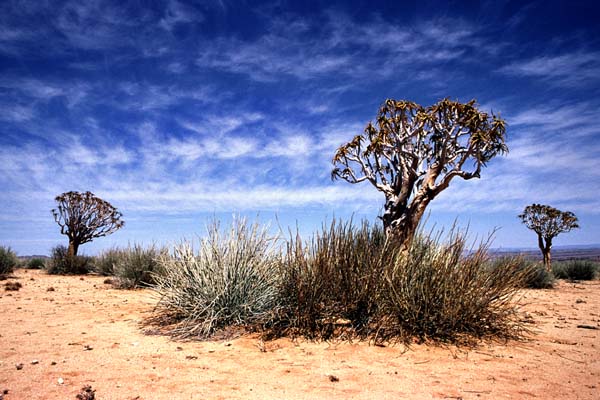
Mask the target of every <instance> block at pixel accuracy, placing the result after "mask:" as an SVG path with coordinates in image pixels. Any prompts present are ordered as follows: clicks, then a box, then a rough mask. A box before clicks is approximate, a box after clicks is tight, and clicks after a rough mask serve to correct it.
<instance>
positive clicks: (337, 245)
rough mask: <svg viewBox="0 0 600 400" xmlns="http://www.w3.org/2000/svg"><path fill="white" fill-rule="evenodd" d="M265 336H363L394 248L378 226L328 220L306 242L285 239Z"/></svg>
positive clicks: (377, 300) (376, 311) (376, 302)
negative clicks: (274, 311)
mask: <svg viewBox="0 0 600 400" xmlns="http://www.w3.org/2000/svg"><path fill="white" fill-rule="evenodd" d="M286 250H287V251H286V252H285V258H284V262H283V264H282V266H281V270H280V274H281V276H282V280H281V287H280V293H279V294H280V303H281V307H280V309H279V310H278V316H277V320H276V322H275V323H273V325H272V326H271V334H273V335H275V336H280V335H292V336H295V335H302V336H305V337H309V338H314V339H325V340H327V339H331V338H342V337H347V338H351V337H352V336H359V337H366V336H368V335H369V333H370V329H371V325H372V323H373V318H374V317H375V316H376V315H377V313H378V306H379V302H380V300H381V295H382V292H381V285H382V283H383V280H382V277H383V276H384V273H385V270H386V268H387V267H388V265H390V264H391V263H392V262H393V259H394V254H395V251H394V249H393V247H391V246H389V244H388V243H387V242H386V239H385V234H384V232H383V230H382V229H381V228H379V227H378V226H371V225H369V224H368V223H367V222H363V223H362V224H361V225H360V226H359V227H356V226H354V225H353V224H352V222H346V223H344V222H341V221H336V220H334V221H332V223H331V225H330V226H329V227H326V226H323V227H322V229H321V231H320V232H319V233H317V234H316V235H314V236H313V237H312V239H310V240H309V241H306V242H305V241H303V240H302V238H300V236H299V235H296V236H295V237H294V236H292V237H291V238H290V239H289V240H288V241H287V249H286Z"/></svg>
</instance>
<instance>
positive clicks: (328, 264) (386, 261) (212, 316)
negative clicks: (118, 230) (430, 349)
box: [147, 221, 534, 343]
mask: <svg viewBox="0 0 600 400" xmlns="http://www.w3.org/2000/svg"><path fill="white" fill-rule="evenodd" d="M276 243H277V241H276V240H275V239H274V238H271V237H270V236H269V235H268V234H267V230H266V229H265V228H259V227H258V226H257V225H256V224H253V225H248V224H247V223H246V222H245V221H236V222H234V224H233V225H232V227H231V228H230V229H229V230H227V231H221V229H220V228H219V225H218V223H216V222H215V223H214V224H212V225H211V226H210V228H209V232H208V236H207V237H206V238H205V239H203V240H202V241H201V243H200V249H199V251H198V252H194V250H193V249H192V247H191V245H190V244H189V243H182V244H181V245H179V246H176V247H175V248H174V252H173V254H172V255H167V254H163V255H161V256H160V258H159V259H160V264H161V266H162V267H163V269H164V272H163V274H161V275H158V276H156V277H155V279H156V284H155V286H154V290H155V291H156V292H157V293H158V295H159V296H160V297H159V300H158V304H157V306H156V308H155V312H154V314H153V316H152V317H151V318H150V319H148V320H147V322H148V323H150V324H153V325H160V326H161V327H162V331H166V332H168V333H170V334H171V335H172V336H174V337H178V338H190V337H196V338H209V337H211V336H213V335H215V334H216V333H217V332H223V331H227V330H230V329H232V328H235V327H239V326H242V327H244V328H245V329H260V330H262V332H263V334H264V336H266V337H270V338H273V337H278V336H284V335H285V336H303V337H307V338H310V339H318V340H330V339H347V340H351V339H354V338H359V339H369V340H373V341H375V342H382V341H398V340H401V341H404V342H409V341H410V340H412V339H413V338H415V337H417V338H419V339H421V340H432V341H443V342H454V343H456V342H463V343H464V342H465V341H468V340H473V339H474V338H481V337H488V338H514V337H518V336H519V335H521V334H522V333H523V332H524V331H525V328H524V325H523V322H522V320H521V318H520V316H519V315H518V308H517V306H518V304H517V302H516V300H517V298H516V297H517V296H518V294H519V292H520V289H521V288H522V287H523V286H524V285H525V282H526V281H527V280H528V279H529V278H530V276H531V275H532V274H533V270H534V267H533V266H532V265H529V264H524V263H522V262H521V260H519V259H505V260H498V261H496V262H494V263H492V262H491V261H490V259H489V258H488V253H487V250H488V247H487V245H485V244H484V245H481V246H479V247H477V248H475V249H467V240H466V238H465V236H464V235H462V234H459V233H451V234H450V235H449V236H448V238H447V239H446V240H444V241H442V240H441V239H440V235H437V236H432V235H422V234H419V235H418V236H417V237H416V238H415V240H414V242H413V244H412V246H411V248H410V249H409V250H407V251H402V250H401V248H400V246H398V245H397V244H396V243H394V242H393V241H390V240H387V239H386V237H385V234H384V232H383V230H382V229H381V228H379V227H378V226H372V225H369V224H368V223H366V222H363V223H362V224H361V225H360V226H358V227H357V226H354V225H353V224H352V222H348V223H343V222H339V221H333V222H332V223H331V225H330V226H329V227H325V226H324V227H323V228H322V230H321V231H320V232H319V233H317V234H315V235H314V236H313V237H312V238H311V239H310V240H309V241H304V240H302V239H301V238H300V237H299V235H296V236H293V237H291V238H290V239H289V240H287V241H286V242H284V243H283V244H284V246H283V247H278V246H276Z"/></svg>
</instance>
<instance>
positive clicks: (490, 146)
mask: <svg viewBox="0 0 600 400" xmlns="http://www.w3.org/2000/svg"><path fill="white" fill-rule="evenodd" d="M507 151H508V149H507V147H506V144H505V122H504V120H502V119H501V118H500V117H498V116H496V115H494V114H491V115H490V114H487V113H485V112H482V111H479V110H478V109H477V104H476V102H475V100H472V101H470V102H468V103H465V104H463V103H459V102H458V101H452V100H449V99H444V100H441V101H440V102H438V103H436V104H434V105H432V106H429V107H426V108H425V107H422V106H420V105H418V104H416V103H413V102H410V101H405V100H401V101H396V100H386V101H385V103H384V104H383V105H382V106H381V108H380V109H379V115H378V116H377V121H376V123H375V124H373V123H369V124H368V125H367V127H366V128H365V130H364V132H363V133H362V134H360V135H357V136H355V137H354V139H352V141H350V142H348V143H347V144H345V145H343V146H341V147H340V148H339V149H338V150H337V152H336V153H335V156H334V157H333V164H334V169H333V171H332V179H336V178H342V179H344V180H346V181H348V182H350V183H359V182H363V181H368V182H370V183H371V184H372V185H373V186H375V188H376V189H377V190H379V191H381V192H383V194H384V195H385V205H384V212H383V215H382V216H381V217H380V218H381V219H382V221H383V226H384V228H385V231H386V235H387V236H388V237H389V236H390V234H393V235H394V237H395V238H396V239H398V240H399V241H400V243H401V245H402V247H403V248H404V249H408V248H409V247H410V244H411V242H412V239H413V237H414V235H415V232H416V230H417V227H418V225H419V222H420V220H421V218H422V216H423V214H424V212H425V208H426V207H427V205H428V204H429V203H430V202H431V201H432V200H433V199H434V198H435V197H436V196H437V195H438V194H440V193H441V192H442V191H443V190H444V189H446V188H447V187H448V185H449V184H450V181H452V179H454V178H455V177H460V178H462V179H467V180H468V179H472V178H479V174H480V172H481V169H482V167H484V166H485V165H486V163H487V162H488V161H490V160H491V159H492V158H494V157H495V156H496V155H497V154H499V153H505V152H507Z"/></svg>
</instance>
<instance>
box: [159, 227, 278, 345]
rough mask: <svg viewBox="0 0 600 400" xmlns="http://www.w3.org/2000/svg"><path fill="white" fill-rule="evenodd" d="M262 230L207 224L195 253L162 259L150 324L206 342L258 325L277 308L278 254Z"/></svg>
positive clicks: (180, 249) (182, 249)
mask: <svg viewBox="0 0 600 400" xmlns="http://www.w3.org/2000/svg"><path fill="white" fill-rule="evenodd" d="M274 244H275V239H274V238H272V237H270V236H269V235H268V232H267V229H266V228H260V227H259V226H258V225H257V224H252V225H250V224H248V223H247V222H246V221H245V220H235V221H234V222H233V223H232V225H231V227H230V228H229V229H228V230H223V231H222V230H221V229H220V227H219V224H218V222H213V223H212V224H211V225H209V228H208V236H207V237H206V238H204V239H202V240H201V242H200V248H199V251H198V252H197V253H196V252H194V250H193V248H192V246H191V245H190V244H189V243H185V242H184V243H181V244H180V245H178V246H175V247H174V249H173V253H174V254H173V255H172V256H169V255H166V254H163V255H161V257H160V265H161V267H162V268H163V274H161V275H159V276H157V277H156V285H155V286H154V290H155V291H156V292H157V293H158V294H159V295H160V299H159V301H158V304H157V306H156V308H155V314H154V316H153V317H152V318H150V319H149V321H148V322H149V323H152V324H160V325H166V326H167V331H168V332H169V333H170V334H171V335H172V336H174V337H178V338H188V337H197V338H208V337H210V336H212V335H214V334H215V333H217V332H218V331H220V330H222V329H225V328H228V327H232V326H239V325H245V326H249V325H253V324H255V323H257V321H263V320H264V319H265V318H268V316H267V314H269V313H270V312H271V311H272V310H273V309H274V308H275V307H276V305H277V287H278V286H277V283H278V282H277V281H278V274H277V272H278V270H277V268H278V262H279V259H280V258H279V255H278V252H277V250H276V249H275V247H274Z"/></svg>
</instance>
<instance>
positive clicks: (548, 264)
mask: <svg viewBox="0 0 600 400" xmlns="http://www.w3.org/2000/svg"><path fill="white" fill-rule="evenodd" d="M544 266H545V267H546V271H548V272H550V271H552V254H551V253H550V250H544Z"/></svg>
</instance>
